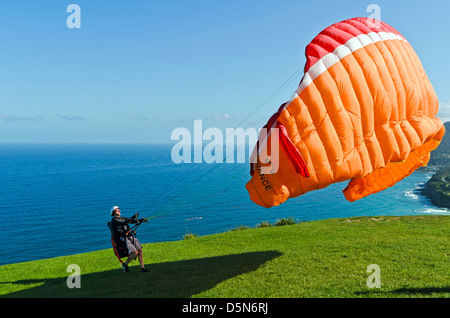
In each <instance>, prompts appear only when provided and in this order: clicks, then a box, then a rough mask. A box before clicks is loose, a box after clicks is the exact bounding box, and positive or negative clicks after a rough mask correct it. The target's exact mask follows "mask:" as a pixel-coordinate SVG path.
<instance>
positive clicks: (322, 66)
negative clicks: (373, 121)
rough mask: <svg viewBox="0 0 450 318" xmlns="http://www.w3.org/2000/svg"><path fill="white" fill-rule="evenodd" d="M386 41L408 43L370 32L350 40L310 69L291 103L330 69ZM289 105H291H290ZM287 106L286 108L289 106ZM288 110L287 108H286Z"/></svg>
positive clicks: (391, 35) (387, 34)
mask: <svg viewBox="0 0 450 318" xmlns="http://www.w3.org/2000/svg"><path fill="white" fill-rule="evenodd" d="M386 40H401V41H405V42H408V41H406V39H405V38H403V37H402V36H401V35H398V34H395V33H391V32H389V33H388V32H378V33H377V32H370V33H368V34H360V35H357V36H355V37H353V38H351V39H350V40H348V41H347V42H346V43H345V44H342V45H339V46H338V47H337V48H336V49H335V50H334V51H333V53H328V54H327V55H325V56H324V57H322V58H321V59H320V60H318V61H317V62H316V63H314V65H313V66H311V67H310V68H309V70H308V71H307V72H306V73H305V75H304V76H303V79H302V81H301V83H300V85H299V86H298V88H297V91H296V93H295V94H294V96H293V97H292V99H291V101H292V100H294V99H295V98H296V97H297V96H298V95H300V94H301V92H302V91H303V90H304V89H305V88H306V87H308V86H309V85H310V84H311V83H312V82H313V81H314V80H315V79H316V78H317V77H319V76H320V75H321V74H322V73H323V72H325V71H326V70H327V69H328V68H330V67H331V66H333V65H334V64H336V63H337V62H339V61H340V60H342V59H343V58H344V57H346V56H347V55H349V54H352V53H353V52H355V51H356V50H359V49H361V48H363V47H365V46H367V45H370V44H373V43H376V42H379V41H386ZM288 104H289V103H288ZM288 104H286V106H287V105H288ZM285 108H286V107H285Z"/></svg>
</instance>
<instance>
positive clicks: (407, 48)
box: [246, 18, 445, 207]
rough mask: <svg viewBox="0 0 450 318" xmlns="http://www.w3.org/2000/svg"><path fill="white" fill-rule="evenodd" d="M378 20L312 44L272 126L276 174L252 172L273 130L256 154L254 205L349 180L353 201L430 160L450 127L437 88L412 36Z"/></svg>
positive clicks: (349, 25)
mask: <svg viewBox="0 0 450 318" xmlns="http://www.w3.org/2000/svg"><path fill="white" fill-rule="evenodd" d="M376 22H377V23H374V21H373V19H368V18H354V19H349V20H345V21H342V22H339V23H336V24H333V25H331V26H329V27H328V28H326V29H325V30H323V31H322V32H321V33H320V34H319V35H317V36H316V37H315V38H314V39H313V40H312V41H311V43H309V44H308V46H307V47H306V65H305V72H304V76H303V78H302V80H301V82H300V84H299V86H298V89H297V91H296V92H295V94H294V95H293V97H292V98H291V100H290V101H288V102H287V103H285V104H283V105H282V106H281V107H280V108H279V110H278V111H277V112H276V114H275V115H274V116H272V118H271V119H270V120H269V122H268V124H267V125H266V126H267V127H268V128H278V129H279V130H280V133H279V134H278V136H276V138H279V140H278V143H277V146H278V147H279V149H278V154H279V157H278V158H277V159H278V162H277V166H278V169H277V171H276V172H274V173H273V174H270V173H268V174H264V175H263V174H261V173H256V171H260V168H261V166H264V162H261V160H260V158H259V154H260V153H261V152H263V153H267V152H269V153H270V152H271V149H270V147H272V146H271V145H272V142H271V141H270V139H271V138H272V137H273V136H271V135H270V134H267V136H266V137H264V138H263V139H262V138H261V137H260V139H259V141H258V143H257V147H256V149H255V151H254V153H256V156H257V160H255V162H253V163H251V169H250V170H251V174H252V178H251V180H250V181H249V182H248V183H247V185H246V188H247V190H248V192H249V194H250V198H251V199H252V200H253V201H254V202H255V203H257V204H259V205H261V206H264V207H271V206H276V205H279V204H281V203H283V202H285V201H286V200H287V199H288V198H292V197H296V196H300V195H302V194H304V193H306V192H308V191H313V190H317V189H321V188H324V187H326V186H328V185H330V184H331V183H336V182H341V181H345V180H350V182H349V184H348V186H347V188H346V189H345V190H344V195H345V197H346V198H347V199H348V200H349V201H355V200H358V199H361V198H363V197H365V196H368V195H370V194H372V193H375V192H378V191H382V190H384V189H386V188H387V187H390V186H392V185H394V184H395V183H396V182H398V181H400V180H402V179H403V178H405V177H406V176H408V175H410V174H411V173H412V172H413V171H414V170H416V169H417V168H418V167H420V166H425V165H426V164H427V163H428V160H429V157H430V152H431V151H432V150H434V149H435V148H436V147H437V146H438V145H439V142H440V140H441V139H442V137H443V135H444V133H445V128H444V126H443V124H442V121H441V120H440V119H439V118H437V117H436V115H437V112H438V107H439V102H438V99H437V96H436V93H435V92H434V89H433V87H432V85H431V83H430V81H429V79H428V77H427V75H426V73H425V71H424V69H423V66H422V64H421V62H420V60H419V58H418V56H417V55H416V53H415V52H414V50H413V48H412V47H411V45H410V44H409V43H408V41H407V40H406V39H405V38H404V37H403V36H402V35H401V34H400V33H399V32H398V31H397V30H395V29H394V28H393V27H391V26H389V25H388V24H386V23H384V22H381V21H376ZM274 138H275V137H274ZM268 148H269V149H268Z"/></svg>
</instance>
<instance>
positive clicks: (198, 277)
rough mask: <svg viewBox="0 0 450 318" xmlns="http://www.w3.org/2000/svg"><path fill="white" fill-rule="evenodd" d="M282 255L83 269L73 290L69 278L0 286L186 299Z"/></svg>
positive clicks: (58, 293)
mask: <svg viewBox="0 0 450 318" xmlns="http://www.w3.org/2000/svg"><path fill="white" fill-rule="evenodd" d="M280 255H282V254H281V253H280V252H277V251H266V252H252V253H243V254H232V255H224V256H217V257H209V258H199V259H191V260H182V261H176V262H166V263H157V264H149V265H147V266H146V268H147V269H149V270H150V271H151V272H150V273H140V272H139V266H130V272H129V273H124V272H123V271H122V269H121V268H120V269H117V270H110V271H104V272H97V273H90V274H83V269H82V268H81V288H74V289H69V288H68V287H67V284H66V282H67V277H64V278H49V279H29V280H20V281H14V282H0V286H1V284H20V285H24V286H23V290H20V291H16V292H13V293H10V294H7V295H4V296H1V297H44V298H45V297H183V298H185V297H191V296H193V295H196V294H198V293H201V292H204V291H207V290H209V289H211V288H213V287H214V286H216V285H217V284H219V283H221V282H223V281H225V280H227V279H230V278H232V277H236V276H238V275H241V274H244V273H248V272H252V271H255V270H256V269H258V268H259V267H260V266H261V265H263V264H264V263H265V262H267V261H270V260H272V259H275V258H277V257H279V256H280ZM117 264H118V266H120V264H119V263H117ZM130 265H131V264H130ZM64 270H65V269H64ZM31 275H32V274H30V276H31ZM67 275H68V276H69V273H67ZM31 285H35V286H31ZM36 285H37V286H36ZM235 296H236V297H238V296H239V295H235Z"/></svg>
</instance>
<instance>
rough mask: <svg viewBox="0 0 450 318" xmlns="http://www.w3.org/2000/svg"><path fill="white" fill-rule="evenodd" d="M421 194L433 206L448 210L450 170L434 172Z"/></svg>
mask: <svg viewBox="0 0 450 318" xmlns="http://www.w3.org/2000/svg"><path fill="white" fill-rule="evenodd" d="M422 194H423V195H425V196H426V197H428V198H429V199H430V201H431V203H433V204H434V205H436V206H440V207H444V208H448V209H450V169H449V168H447V169H443V170H440V171H438V172H436V173H435V174H434V175H433V176H432V177H431V178H430V180H428V182H427V183H426V184H425V186H424V188H423V189H422Z"/></svg>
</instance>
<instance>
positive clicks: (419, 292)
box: [356, 287, 450, 296]
mask: <svg viewBox="0 0 450 318" xmlns="http://www.w3.org/2000/svg"><path fill="white" fill-rule="evenodd" d="M446 293H450V287H423V288H399V289H394V290H388V291H382V290H371V291H364V292H357V293H356V294H357V295H365V296H367V295H370V294H385V295H389V294H395V295H398V296H401V295H404V296H405V295H408V296H413V295H416V296H430V295H433V294H446Z"/></svg>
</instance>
